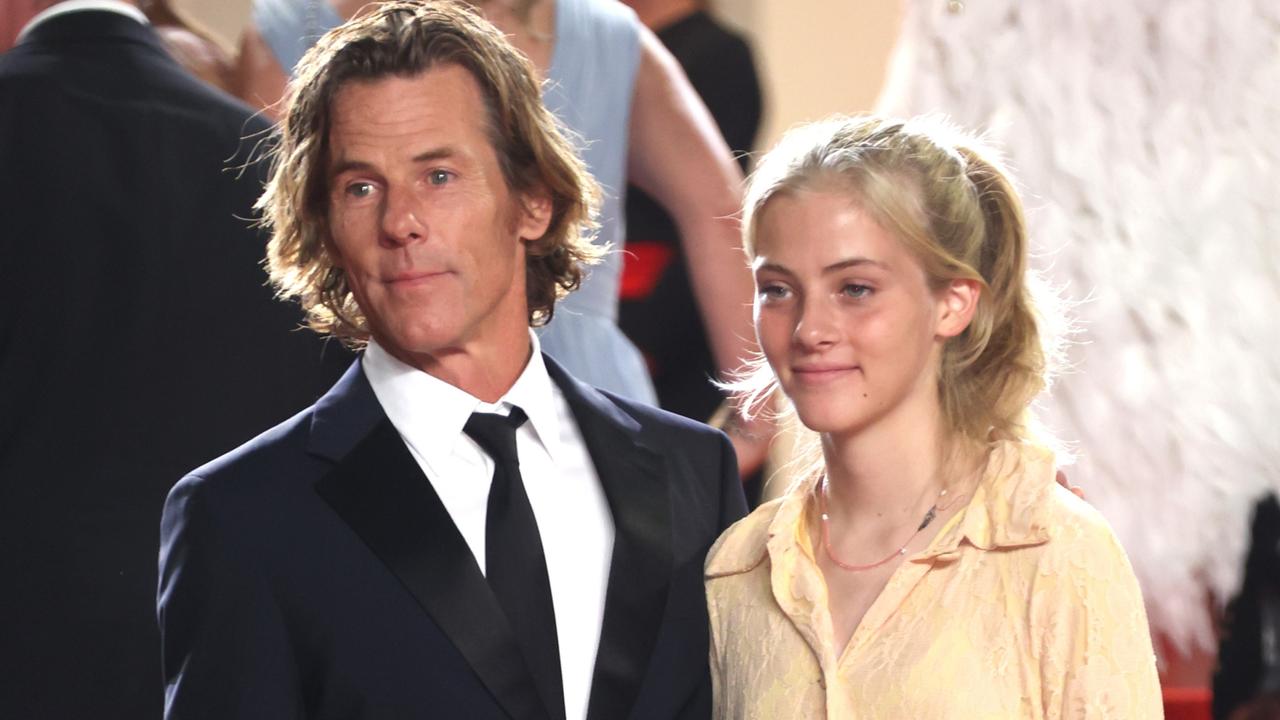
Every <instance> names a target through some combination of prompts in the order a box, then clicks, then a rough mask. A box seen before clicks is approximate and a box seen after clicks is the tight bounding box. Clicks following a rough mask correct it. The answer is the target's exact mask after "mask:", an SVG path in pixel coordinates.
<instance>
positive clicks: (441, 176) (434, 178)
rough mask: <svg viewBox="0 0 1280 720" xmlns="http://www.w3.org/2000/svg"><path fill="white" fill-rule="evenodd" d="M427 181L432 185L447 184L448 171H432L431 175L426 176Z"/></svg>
mask: <svg viewBox="0 0 1280 720" xmlns="http://www.w3.org/2000/svg"><path fill="white" fill-rule="evenodd" d="M427 179H428V180H430V182H431V184H432V185H443V184H445V183H447V182H449V171H447V170H432V171H431V174H430V175H428V176H427Z"/></svg>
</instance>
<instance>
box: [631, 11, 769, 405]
mask: <svg viewBox="0 0 1280 720" xmlns="http://www.w3.org/2000/svg"><path fill="white" fill-rule="evenodd" d="M627 5H629V6H630V7H631V8H632V9H633V10H635V11H636V15H637V16H638V17H639V18H640V21H641V22H643V23H644V24H645V25H646V26H647V27H648V28H649V29H651V30H653V31H654V33H655V34H656V35H657V36H658V39H659V40H661V41H662V43H663V45H665V46H666V48H667V50H669V51H671V54H672V56H673V57H675V59H676V60H677V61H678V62H679V63H680V66H681V68H682V69H683V70H684V73H685V75H686V76H688V78H689V83H690V84H691V85H692V86H693V89H694V90H695V91H697V93H698V95H699V97H701V98H702V101H703V102H704V103H706V105H707V109H708V110H710V112H711V116H712V117H713V118H714V119H715V121H716V125H717V126H718V127H719V129H720V133H721V134H722V135H723V136H724V139H725V141H726V142H727V143H728V145H729V148H730V149H731V150H732V151H733V153H734V156H735V157H737V159H738V162H739V165H740V166H741V167H742V169H743V170H744V171H745V170H746V169H747V153H749V152H750V151H751V148H752V147H753V146H754V144H755V139H756V133H757V131H758V130H759V128H760V114H761V94H760V81H759V79H758V78H757V76H756V69H755V62H754V60H753V59H752V55H751V48H750V46H748V45H747V43H746V41H745V40H744V39H743V38H742V37H740V36H739V35H737V34H735V33H734V32H732V31H731V30H729V29H728V28H726V27H725V26H724V25H722V24H721V23H719V22H717V21H716V19H715V18H714V17H712V15H711V13H710V12H708V11H707V9H706V7H705V3H703V2H699V1H698V0H627ZM626 222H627V226H626V227H627V230H626V237H627V240H626V252H625V253H624V261H623V274H622V285H621V293H622V300H621V304H620V309H619V315H618V324H619V325H620V326H621V327H622V330H623V332H625V333H626V334H627V337H629V338H631V340H632V341H633V342H635V344H636V345H637V346H638V347H639V348H640V350H641V352H643V353H644V356H645V360H646V361H647V363H648V365H649V370H650V373H651V374H652V376H653V382H654V387H655V389H656V390H657V393H658V401H659V403H660V404H661V405H662V407H663V408H664V409H666V410H670V411H672V412H676V413H679V414H681V415H684V416H685V417H689V418H693V419H695V420H702V421H706V420H707V419H708V418H710V417H711V416H712V413H714V412H715V410H716V408H717V407H718V406H719V405H720V403H721V402H722V401H723V400H724V397H723V395H722V394H721V393H720V391H719V390H718V389H717V388H716V387H715V386H714V385H713V383H712V382H711V379H712V378H714V377H716V375H717V366H716V362H715V359H714V357H713V356H712V353H711V348H710V346H709V344H708V342H707V333H706V329H705V328H704V327H703V319H702V316H701V315H699V314H698V313H697V312H692V310H694V309H695V308H696V307H697V302H696V300H695V299H694V295H693V289H692V288H691V287H690V282H689V268H688V266H687V263H686V262H685V258H684V254H683V252H682V250H681V247H682V245H681V242H680V235H679V232H678V231H677V229H676V224H675V222H674V221H673V220H672V219H671V216H670V215H668V214H667V212H666V211H665V210H664V209H663V208H662V205H661V204H660V203H658V202H657V201H656V200H654V199H653V198H651V197H649V195H647V194H645V192H644V191H643V190H640V189H639V188H635V187H631V188H627V202H626Z"/></svg>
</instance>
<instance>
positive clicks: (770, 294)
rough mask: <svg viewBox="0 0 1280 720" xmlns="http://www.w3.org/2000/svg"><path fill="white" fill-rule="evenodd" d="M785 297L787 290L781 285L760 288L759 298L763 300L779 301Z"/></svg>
mask: <svg viewBox="0 0 1280 720" xmlns="http://www.w3.org/2000/svg"><path fill="white" fill-rule="evenodd" d="M786 296H787V288H786V287H784V286H782V285H763V286H761V287H760V297H762V298H764V299H765V300H779V299H781V298H784V297H786Z"/></svg>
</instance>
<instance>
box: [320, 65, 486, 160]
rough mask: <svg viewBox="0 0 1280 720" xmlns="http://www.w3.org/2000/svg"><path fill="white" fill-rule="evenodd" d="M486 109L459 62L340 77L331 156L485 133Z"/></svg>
mask: <svg viewBox="0 0 1280 720" xmlns="http://www.w3.org/2000/svg"><path fill="white" fill-rule="evenodd" d="M487 120H488V118H487V111H486V108H485V104H484V102H483V98H482V97H481V96H480V91H479V87H478V86H477V84H476V83H475V81H474V79H472V77H471V74H470V73H469V72H468V71H466V70H465V69H463V68H460V67H458V66H446V67H441V68H438V69H437V68H432V69H430V70H426V71H424V72H421V73H417V74H414V75H409V76H399V75H391V76H386V77H382V78H376V79H359V80H352V81H350V82H348V83H344V84H343V86H342V87H341V88H339V89H338V91H337V92H335V93H334V96H333V99H332V101H331V113H330V123H329V128H328V138H327V140H328V146H329V148H330V155H331V162H337V161H339V160H340V159H341V158H340V156H342V155H345V154H349V153H352V152H359V151H360V150H361V149H373V148H375V147H377V148H379V149H381V150H383V151H385V150H387V149H395V150H396V151H397V153H399V154H414V155H416V154H419V153H423V152H427V151H431V150H433V148H440V147H443V146H454V147H455V150H456V151H461V150H462V149H464V146H465V145H467V144H468V142H469V141H471V142H474V141H478V140H480V139H487V137H486V133H484V128H485V126H486V123H487Z"/></svg>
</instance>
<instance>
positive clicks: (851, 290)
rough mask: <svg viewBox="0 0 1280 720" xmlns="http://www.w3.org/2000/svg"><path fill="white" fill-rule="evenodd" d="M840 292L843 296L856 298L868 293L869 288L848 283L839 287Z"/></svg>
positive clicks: (869, 292) (869, 291)
mask: <svg viewBox="0 0 1280 720" xmlns="http://www.w3.org/2000/svg"><path fill="white" fill-rule="evenodd" d="M840 292H842V293H844V295H845V297H851V298H854V299H858V298H864V297H866V296H868V295H870V294H871V288H869V287H867V286H866V285H859V284H857V283H849V284H848V285H845V286H844V287H843V288H841V289H840Z"/></svg>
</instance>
